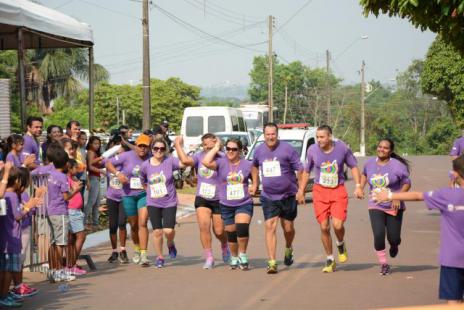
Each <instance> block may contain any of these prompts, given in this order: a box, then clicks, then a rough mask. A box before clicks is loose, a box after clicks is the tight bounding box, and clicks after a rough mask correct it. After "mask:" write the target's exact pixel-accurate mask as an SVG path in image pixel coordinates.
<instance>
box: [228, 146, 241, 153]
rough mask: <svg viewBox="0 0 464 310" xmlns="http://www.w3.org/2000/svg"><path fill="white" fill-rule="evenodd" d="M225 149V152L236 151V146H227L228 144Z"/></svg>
mask: <svg viewBox="0 0 464 310" xmlns="http://www.w3.org/2000/svg"><path fill="white" fill-rule="evenodd" d="M226 151H227V152H237V151H238V148H237V147H228V146H226Z"/></svg>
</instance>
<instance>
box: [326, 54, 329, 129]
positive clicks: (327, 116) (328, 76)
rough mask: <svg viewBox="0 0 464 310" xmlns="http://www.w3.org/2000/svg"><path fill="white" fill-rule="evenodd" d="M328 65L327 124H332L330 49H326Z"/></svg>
mask: <svg viewBox="0 0 464 310" xmlns="http://www.w3.org/2000/svg"><path fill="white" fill-rule="evenodd" d="M325 58H326V66H327V78H326V87H327V125H329V126H330V52H329V50H326V51H325Z"/></svg>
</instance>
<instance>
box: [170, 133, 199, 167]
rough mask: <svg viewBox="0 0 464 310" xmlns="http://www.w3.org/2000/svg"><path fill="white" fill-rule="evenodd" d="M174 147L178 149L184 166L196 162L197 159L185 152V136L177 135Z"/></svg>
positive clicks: (178, 155)
mask: <svg viewBox="0 0 464 310" xmlns="http://www.w3.org/2000/svg"><path fill="white" fill-rule="evenodd" d="M174 148H175V149H176V152H177V157H179V161H180V162H181V163H182V164H183V165H184V166H193V165H194V164H195V161H194V160H193V158H192V157H190V156H188V155H187V154H185V152H184V138H183V137H182V136H177V137H176V140H175V141H174Z"/></svg>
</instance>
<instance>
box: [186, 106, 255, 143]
mask: <svg viewBox="0 0 464 310" xmlns="http://www.w3.org/2000/svg"><path fill="white" fill-rule="evenodd" d="M231 131H242V132H246V131H247V128H246V124H245V121H244V120H243V115H242V111H240V109H236V108H230V107H192V108H186V109H185V110H184V116H183V117H182V127H181V134H182V135H183V136H184V149H185V151H186V152H190V151H195V150H196V149H197V148H198V147H199V145H200V144H201V136H203V135H204V134H205V133H208V132H209V133H216V132H231Z"/></svg>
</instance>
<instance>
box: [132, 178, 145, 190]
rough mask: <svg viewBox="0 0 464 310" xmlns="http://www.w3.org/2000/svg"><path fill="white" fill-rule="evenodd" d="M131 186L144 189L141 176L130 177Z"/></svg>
mask: <svg viewBox="0 0 464 310" xmlns="http://www.w3.org/2000/svg"><path fill="white" fill-rule="evenodd" d="M130 188H131V189H143V186H142V181H141V180H140V178H135V177H133V178H130Z"/></svg>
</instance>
